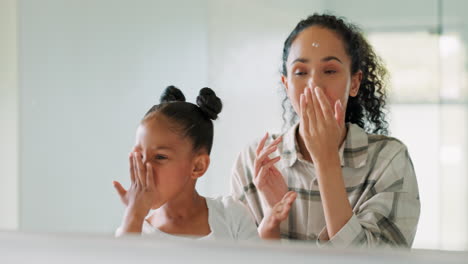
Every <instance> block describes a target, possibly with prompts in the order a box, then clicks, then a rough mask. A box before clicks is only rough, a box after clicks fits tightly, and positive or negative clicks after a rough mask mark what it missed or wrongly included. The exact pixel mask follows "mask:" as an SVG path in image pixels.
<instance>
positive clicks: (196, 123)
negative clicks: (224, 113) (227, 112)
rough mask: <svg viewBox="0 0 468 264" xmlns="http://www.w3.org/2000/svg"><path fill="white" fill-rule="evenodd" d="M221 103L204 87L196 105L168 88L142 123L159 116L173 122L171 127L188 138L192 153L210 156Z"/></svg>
mask: <svg viewBox="0 0 468 264" xmlns="http://www.w3.org/2000/svg"><path fill="white" fill-rule="evenodd" d="M222 108H223V104H222V102H221V99H219V98H218V97H217V96H216V94H215V92H214V91H213V90H211V89H210V88H208V87H205V88H202V89H201V90H200V94H199V95H198V97H197V104H196V105H195V104H192V103H189V102H185V96H184V94H183V93H182V91H181V90H179V89H178V88H177V87H175V86H172V85H171V86H168V87H167V88H166V89H165V90H164V92H163V94H162V95H161V98H160V104H158V105H154V106H153V107H151V109H150V110H148V112H147V113H146V114H145V116H144V117H143V120H142V123H143V122H145V121H147V120H148V119H151V118H152V117H154V116H155V114H156V113H161V114H163V115H164V116H166V117H167V118H169V119H170V120H172V121H174V123H175V128H176V129H177V131H178V132H180V133H181V134H182V136H184V137H188V138H190V139H191V141H192V143H193V150H194V151H198V150H201V149H204V150H206V151H207V152H208V154H210V153H211V147H212V145H213V122H212V121H211V120H216V119H217V118H218V114H219V113H220V112H221V109H222Z"/></svg>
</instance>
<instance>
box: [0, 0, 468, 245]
mask: <svg viewBox="0 0 468 264" xmlns="http://www.w3.org/2000/svg"><path fill="white" fill-rule="evenodd" d="M465 10H468V2H467V1H463V0H411V1H408V0H406V1H403V0H393V1H383V0H381V1H377V0H354V1H346V0H342V1H340V0H294V1H292V0H291V1H279V0H252V1H247V0H238V1H228V0H197V1H193V0H173V1H156V0H133V1H129V0H40V1H38V0H0V229H3V230H22V231H34V232H85V233H96V232H98V233H109V234H110V233H113V232H114V230H115V229H116V228H117V227H118V225H119V224H120V221H121V217H122V213H123V210H124V208H123V206H122V205H121V203H120V201H119V199H118V196H117V195H116V193H115V191H114V189H113V186H112V180H119V181H121V182H123V183H124V184H126V185H127V186H128V184H129V179H128V175H127V170H128V169H127V168H128V164H127V154H128V152H129V151H130V150H131V148H132V146H133V144H134V136H135V130H136V127H137V125H138V122H139V120H140V118H141V117H142V116H143V114H144V113H145V112H146V111H147V110H148V109H149V108H150V107H151V106H152V105H153V104H156V103H158V98H159V96H160V94H161V92H162V90H163V89H164V88H165V87H166V86H167V85H171V84H173V85H176V86H178V87H179V88H181V89H182V90H183V91H184V93H185V94H186V97H187V99H188V100H189V101H192V102H193V101H194V100H195V97H196V95H197V94H198V91H199V89H200V88H202V87H205V86H208V87H211V88H213V89H214V90H215V91H216V92H217V93H218V95H219V96H220V97H221V99H223V100H224V109H223V112H222V113H221V114H220V119H219V120H217V121H215V142H214V147H213V152H212V155H211V157H212V163H211V167H210V169H209V171H208V173H207V174H206V175H205V176H204V177H203V179H202V180H200V181H199V183H198V190H199V192H200V193H201V194H203V195H206V196H217V195H226V194H228V193H229V176H230V171H231V167H232V165H233V162H234V159H235V158H236V155H237V153H238V152H239V151H240V150H241V149H243V147H244V146H246V145H247V144H249V143H250V142H252V141H253V140H255V139H256V138H259V137H261V136H262V135H263V134H264V133H265V132H266V131H270V132H280V131H281V128H282V120H281V106H280V105H281V99H282V88H281V86H280V74H279V69H280V64H281V52H282V44H283V42H284V40H285V38H286V37H287V36H288V34H289V33H290V31H291V30H292V29H293V28H294V26H295V25H296V23H297V22H298V21H299V20H301V19H303V18H306V17H307V16H308V15H310V14H312V13H314V12H324V11H330V12H332V13H333V14H335V15H338V16H344V17H346V18H347V19H348V20H349V21H351V22H353V23H356V24H357V25H359V26H360V27H361V28H362V29H363V31H364V32H365V34H366V36H367V38H368V39H369V41H370V42H371V44H372V45H373V46H374V47H375V49H376V50H377V52H378V54H379V55H380V56H381V57H382V58H383V60H384V61H385V62H386V65H387V66H388V69H389V72H390V74H391V81H390V83H389V89H390V100H389V110H390V114H389V121H390V131H391V135H392V136H394V137H397V138H399V139H401V140H402V141H403V142H404V143H405V144H406V145H407V146H408V148H409V151H410V154H411V157H412V159H413V163H414V166H415V169H416V174H417V177H418V181H419V188H420V196H421V201H422V208H421V218H420V222H419V226H418V232H417V234H416V239H415V242H414V247H415V248H425V249H442V250H468V168H467V161H468V78H467V73H468V63H467V55H466V53H467V47H468V17H467V16H466V12H465Z"/></svg>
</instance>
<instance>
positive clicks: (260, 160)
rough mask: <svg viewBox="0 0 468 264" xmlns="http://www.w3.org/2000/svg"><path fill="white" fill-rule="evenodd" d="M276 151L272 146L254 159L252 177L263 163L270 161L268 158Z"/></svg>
mask: <svg viewBox="0 0 468 264" xmlns="http://www.w3.org/2000/svg"><path fill="white" fill-rule="evenodd" d="M276 149H277V147H276V146H273V147H270V148H268V149H266V150H264V152H263V153H262V154H261V155H259V156H257V158H256V159H255V162H254V168H255V175H254V177H255V176H256V175H257V174H258V171H259V170H260V168H261V167H262V166H263V164H264V163H265V162H268V161H270V158H269V157H268V156H269V155H270V154H271V153H273V152H275V151H276Z"/></svg>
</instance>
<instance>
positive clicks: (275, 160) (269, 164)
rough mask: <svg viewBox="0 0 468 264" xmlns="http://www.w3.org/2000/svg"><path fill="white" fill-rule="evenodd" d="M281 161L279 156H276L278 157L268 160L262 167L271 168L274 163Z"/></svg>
mask: <svg viewBox="0 0 468 264" xmlns="http://www.w3.org/2000/svg"><path fill="white" fill-rule="evenodd" d="M280 159H281V156H278V157H275V158H273V159H270V160H269V161H268V162H265V163H264V164H263V165H262V167H265V168H270V167H271V166H273V165H274V164H275V163H276V162H278V161H279V160H280Z"/></svg>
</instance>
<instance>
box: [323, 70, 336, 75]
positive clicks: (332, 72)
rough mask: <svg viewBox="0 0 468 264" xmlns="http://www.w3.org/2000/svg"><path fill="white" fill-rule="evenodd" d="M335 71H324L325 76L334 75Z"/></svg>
mask: <svg viewBox="0 0 468 264" xmlns="http://www.w3.org/2000/svg"><path fill="white" fill-rule="evenodd" d="M335 73H336V71H335V70H326V71H325V74H335Z"/></svg>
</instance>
